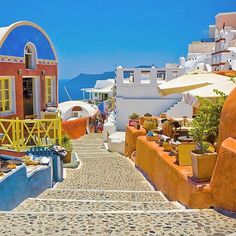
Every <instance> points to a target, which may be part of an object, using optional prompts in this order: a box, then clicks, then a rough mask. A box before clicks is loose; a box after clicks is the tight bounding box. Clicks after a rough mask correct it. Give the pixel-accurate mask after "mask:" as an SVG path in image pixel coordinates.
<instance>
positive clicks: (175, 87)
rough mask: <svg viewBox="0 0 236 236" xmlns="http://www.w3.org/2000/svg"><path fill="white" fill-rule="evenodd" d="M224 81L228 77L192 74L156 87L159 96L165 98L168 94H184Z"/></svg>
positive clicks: (211, 74)
mask: <svg viewBox="0 0 236 236" xmlns="http://www.w3.org/2000/svg"><path fill="white" fill-rule="evenodd" d="M226 80H228V77H226V76H222V75H217V74H214V73H201V74H198V73H192V74H187V75H183V76H180V77H178V78H176V79H173V80H170V81H168V82H166V83H162V84H160V85H158V89H159V92H160V94H161V95H163V96H166V95H169V94H174V93H182V92H186V91H189V90H192V89H196V88H200V87H204V86H207V85H210V84H214V83H218V82H223V81H226Z"/></svg>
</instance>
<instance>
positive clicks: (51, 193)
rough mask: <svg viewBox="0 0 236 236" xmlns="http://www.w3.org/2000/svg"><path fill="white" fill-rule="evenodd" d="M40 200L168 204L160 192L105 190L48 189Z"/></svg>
mask: <svg viewBox="0 0 236 236" xmlns="http://www.w3.org/2000/svg"><path fill="white" fill-rule="evenodd" d="M38 198H39V199H69V200H94V201H131V202H132V201H133V202H158V203H167V202H168V200H167V199H166V197H165V196H164V195H163V193H162V192H160V191H115V190H113V191H104V190H101V191H99V190H70V189H66V190H63V189H48V190H46V191H45V192H44V193H42V194H41V195H40V196H39V197H38Z"/></svg>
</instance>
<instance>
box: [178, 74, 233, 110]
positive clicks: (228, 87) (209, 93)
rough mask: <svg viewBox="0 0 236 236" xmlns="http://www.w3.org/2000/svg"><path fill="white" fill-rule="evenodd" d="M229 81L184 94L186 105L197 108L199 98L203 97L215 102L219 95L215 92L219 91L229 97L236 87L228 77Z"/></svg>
mask: <svg viewBox="0 0 236 236" xmlns="http://www.w3.org/2000/svg"><path fill="white" fill-rule="evenodd" d="M226 78H227V80H225V81H223V82H219V83H215V84H211V85H208V86H205V87H201V88H197V89H193V90H189V91H187V92H184V93H183V94H182V96H183V100H184V102H185V103H187V104H189V105H193V106H195V107H197V106H198V105H199V104H198V101H197V97H203V98H207V99H210V100H214V99H215V98H216V97H218V96H219V95H218V94H216V93H215V92H214V90H218V91H221V92H223V93H224V94H226V95H229V94H230V92H231V91H232V90H233V89H234V88H235V87H236V84H235V83H233V82H232V81H230V80H229V78H228V77H226Z"/></svg>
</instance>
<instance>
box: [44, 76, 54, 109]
mask: <svg viewBox="0 0 236 236" xmlns="http://www.w3.org/2000/svg"><path fill="white" fill-rule="evenodd" d="M53 88H54V79H53V78H52V77H48V76H47V77H45V102H46V104H47V105H53V103H54V94H53V91H54V89H53Z"/></svg>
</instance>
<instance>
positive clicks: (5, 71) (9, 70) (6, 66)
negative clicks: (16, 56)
mask: <svg viewBox="0 0 236 236" xmlns="http://www.w3.org/2000/svg"><path fill="white" fill-rule="evenodd" d="M19 70H22V73H21V74H20V75H19V73H18V71H19ZM42 71H45V74H46V76H55V77H56V86H58V81H57V65H39V64H38V65H37V66H36V69H35V70H30V69H25V65H24V64H23V63H5V62H2V63H0V76H14V77H15V91H16V114H14V115H10V116H5V117H4V118H12V117H17V116H18V117H20V118H23V117H24V111H23V88H22V78H23V77H24V76H40V83H41V110H42V109H44V108H45V98H44V92H45V86H44V77H45V76H43V75H42ZM57 98H58V94H56V100H58V99H57Z"/></svg>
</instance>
